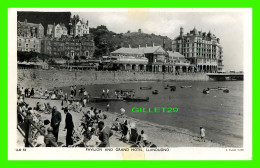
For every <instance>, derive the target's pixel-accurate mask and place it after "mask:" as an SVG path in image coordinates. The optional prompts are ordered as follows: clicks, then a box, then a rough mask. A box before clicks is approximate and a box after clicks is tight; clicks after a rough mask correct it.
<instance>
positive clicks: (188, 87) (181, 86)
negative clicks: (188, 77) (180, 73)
mask: <svg viewBox="0 0 260 168" xmlns="http://www.w3.org/2000/svg"><path fill="white" fill-rule="evenodd" d="M181 88H192V86H191V85H190V86H181Z"/></svg>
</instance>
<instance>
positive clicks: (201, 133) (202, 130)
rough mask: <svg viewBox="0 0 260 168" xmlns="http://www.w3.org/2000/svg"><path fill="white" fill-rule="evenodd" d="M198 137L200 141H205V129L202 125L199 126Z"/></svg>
mask: <svg viewBox="0 0 260 168" xmlns="http://www.w3.org/2000/svg"><path fill="white" fill-rule="evenodd" d="M200 138H201V141H203V142H205V129H204V128H203V127H200Z"/></svg>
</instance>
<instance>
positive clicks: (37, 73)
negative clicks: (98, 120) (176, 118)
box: [17, 69, 209, 87]
mask: <svg viewBox="0 0 260 168" xmlns="http://www.w3.org/2000/svg"><path fill="white" fill-rule="evenodd" d="M17 74H18V83H20V84H26V85H28V87H29V86H31V87H36V86H46V87H54V86H57V87H60V86H70V85H86V84H103V83H121V82H124V83H125V82H128V81H136V82H138V81H207V80H209V77H208V76H207V75H206V74H204V73H182V74H180V75H174V74H171V73H151V72H124V71H121V72H114V71H68V70H37V69H31V70H28V69H27V70H26V69H19V70H18V73H17Z"/></svg>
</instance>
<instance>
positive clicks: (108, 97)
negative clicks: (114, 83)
mask: <svg viewBox="0 0 260 168" xmlns="http://www.w3.org/2000/svg"><path fill="white" fill-rule="evenodd" d="M107 98H109V89H107Z"/></svg>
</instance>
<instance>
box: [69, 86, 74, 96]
mask: <svg viewBox="0 0 260 168" xmlns="http://www.w3.org/2000/svg"><path fill="white" fill-rule="evenodd" d="M70 95H74V88H73V86H71V87H70Z"/></svg>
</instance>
